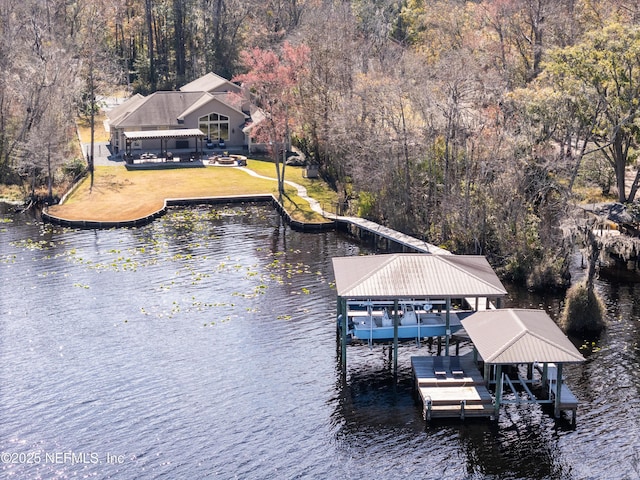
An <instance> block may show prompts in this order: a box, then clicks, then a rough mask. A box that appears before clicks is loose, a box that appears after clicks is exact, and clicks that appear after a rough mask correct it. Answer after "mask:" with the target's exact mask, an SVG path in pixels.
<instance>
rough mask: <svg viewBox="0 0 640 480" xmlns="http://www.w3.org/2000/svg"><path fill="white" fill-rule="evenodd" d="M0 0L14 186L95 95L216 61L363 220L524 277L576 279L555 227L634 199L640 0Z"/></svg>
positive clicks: (68, 153)
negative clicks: (253, 94)
mask: <svg viewBox="0 0 640 480" xmlns="http://www.w3.org/2000/svg"><path fill="white" fill-rule="evenodd" d="M0 9H1V12H0V181H2V182H3V183H11V182H25V181H31V182H33V181H37V182H42V183H46V182H47V181H49V179H52V178H53V179H55V178H57V177H56V175H55V172H60V171H62V172H64V171H65V169H66V170H69V171H72V170H73V168H72V167H71V166H70V165H72V164H73V162H74V160H75V162H76V163H77V161H78V160H77V159H74V158H73V156H74V154H73V149H72V148H71V146H72V144H73V141H74V140H73V139H74V135H75V127H74V121H75V119H76V118H77V116H78V115H81V114H86V113H87V112H90V111H91V110H92V108H96V107H95V105H94V102H93V101H92V99H93V95H94V94H107V93H109V92H111V91H113V90H114V89H120V90H125V91H128V92H130V93H134V92H141V93H143V94H147V93H150V92H153V91H155V90H157V89H173V88H176V87H178V86H180V85H183V84H185V83H186V82H188V81H191V80H193V79H194V78H197V77H199V76H201V75H203V74H204V73H206V72H209V71H213V72H215V73H217V74H219V75H222V76H224V77H226V78H228V79H234V80H237V79H244V80H246V81H250V82H252V85H253V88H254V89H255V90H256V91H260V92H262V94H261V95H260V97H259V98H258V100H259V101H260V102H262V106H263V107H264V108H267V107H268V108H269V109H270V111H271V112H273V115H274V121H277V122H279V125H285V126H286V129H283V128H279V129H277V128H274V129H273V131H272V132H271V135H272V136H278V135H285V133H284V131H285V130H286V134H287V135H290V137H291V138H292V141H293V143H294V144H295V145H296V146H297V147H298V148H300V149H301V150H303V151H304V152H305V153H306V155H307V156H308V158H310V159H311V160H312V161H314V162H316V163H318V164H319V165H320V169H321V172H322V174H323V176H324V178H325V179H326V180H327V181H328V182H329V183H330V184H331V185H332V186H334V187H335V188H336V190H337V191H338V192H339V194H340V198H341V201H342V202H343V204H344V206H345V208H347V209H348V211H349V212H350V213H352V214H357V215H361V216H364V217H367V218H370V219H373V220H376V221H378V222H380V223H383V224H385V225H388V226H390V227H392V228H396V229H398V230H401V231H404V232H406V233H409V234H412V235H415V236H417V237H420V238H424V239H426V240H427V241H429V242H431V243H434V244H437V245H442V246H444V247H446V248H448V249H450V250H451V251H453V252H455V253H477V254H483V255H486V256H487V257H488V258H489V259H490V261H491V262H492V264H493V265H494V266H496V268H498V269H499V271H500V272H501V274H502V275H503V276H504V277H506V278H510V279H512V280H514V281H518V282H523V283H528V284H529V285H530V286H540V285H562V284H563V283H564V282H565V280H566V271H567V261H568V260H567V259H568V254H569V251H570V247H571V245H572V244H573V240H572V238H571V236H570V235H567V229H565V228H561V227H562V226H564V225H566V223H567V221H566V219H567V218H570V216H569V215H568V212H569V211H570V210H571V208H572V207H573V206H574V205H575V204H578V203H581V202H591V203H593V202H599V201H617V202H621V203H631V202H633V201H634V200H635V198H636V196H637V187H638V177H637V176H636V172H637V169H636V159H637V155H638V140H639V137H638V135H639V133H640V130H639V126H640V116H639V115H640V112H639V111H638V107H639V106H640V28H639V20H640V5H639V4H638V3H636V2H635V1H631V0H628V1H623V0H485V1H479V0H478V1H462V0H428V1H425V0H401V1H398V0H351V1H349V0H344V1H331V0H0ZM267 54H268V55H267ZM267 61H270V62H272V63H271V64H267ZM273 62H275V63H276V65H275V67H274V65H273ZM294 66H295V75H293V74H292V71H293V70H294V69H293V67H294ZM276 67H277V68H276ZM267 71H269V72H271V75H269V76H268V78H267V76H266V75H265V72H267ZM272 140H276V141H279V140H281V139H277V138H272ZM34 172H37V175H35V174H34ZM569 223H570V222H569Z"/></svg>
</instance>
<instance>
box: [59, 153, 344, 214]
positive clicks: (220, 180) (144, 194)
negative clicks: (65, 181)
mask: <svg viewBox="0 0 640 480" xmlns="http://www.w3.org/2000/svg"><path fill="white" fill-rule="evenodd" d="M248 167H249V168H250V169H252V170H254V171H256V172H257V173H259V174H261V175H266V176H270V177H274V178H275V166H274V165H273V164H272V163H268V162H261V161H257V160H249V162H248ZM302 171H303V169H302V168H300V167H287V171H286V178H287V179H289V180H292V181H294V182H296V183H299V184H302V185H304V186H305V187H307V188H309V189H310V193H314V192H316V193H317V194H320V193H321V194H322V197H323V199H319V198H317V197H314V198H317V199H318V200H319V201H320V202H321V203H322V202H323V201H326V202H327V204H330V203H331V201H332V200H331V198H332V195H331V191H330V189H329V188H328V187H327V185H326V184H324V182H322V181H321V180H311V179H305V178H303V176H302ZM310 187H311V188H310ZM311 190H313V191H311ZM285 191H286V198H285V199H284V201H283V204H284V207H285V209H286V210H287V211H288V212H289V214H290V215H291V217H292V218H293V219H294V220H298V221H302V222H307V223H323V222H326V220H325V219H324V218H323V217H322V216H320V215H318V214H316V213H315V212H313V211H312V210H311V208H310V207H309V204H308V202H307V201H305V200H304V199H302V198H301V197H299V196H298V195H297V192H296V190H295V189H294V188H293V187H287V188H286V190H285ZM264 193H267V194H276V193H277V182H276V181H275V180H266V179H261V178H256V177H254V176H251V175H249V174H248V173H246V172H244V171H242V170H240V169H238V168H232V167H228V168H227V167H207V168H189V169H175V170H138V171H128V170H126V168H124V167H123V166H114V167H111V166H109V167H97V168H96V170H95V175H94V184H93V188H91V182H90V178H88V177H87V178H86V179H84V180H83V181H82V183H81V184H80V185H79V186H78V188H77V189H76V190H75V191H74V192H73V193H72V194H71V195H69V197H68V198H67V201H65V202H64V204H61V205H55V206H52V207H50V208H49V213H50V214H51V215H53V216H56V217H59V218H62V219H65V220H87V221H96V222H118V221H130V220H135V219H138V218H143V217H146V216H149V215H152V214H153V213H155V212H157V211H158V210H160V209H161V208H162V207H163V205H164V200H165V199H167V198H199V197H218V196H233V195H252V194H264ZM327 207H328V205H327ZM327 207H325V208H327ZM327 209H328V208H327Z"/></svg>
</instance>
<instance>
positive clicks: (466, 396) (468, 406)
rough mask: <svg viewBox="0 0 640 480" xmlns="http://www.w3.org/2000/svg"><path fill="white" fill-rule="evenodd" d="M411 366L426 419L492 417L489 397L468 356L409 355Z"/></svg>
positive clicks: (491, 402)
mask: <svg viewBox="0 0 640 480" xmlns="http://www.w3.org/2000/svg"><path fill="white" fill-rule="evenodd" d="M452 358H453V359H454V360H453V361H452ZM456 359H458V360H459V365H457V364H456V362H455V360H456ZM440 363H442V365H440ZM411 367H412V370H413V375H414V379H415V385H416V390H417V393H418V396H419V397H420V401H421V402H422V407H423V408H422V416H423V418H424V419H425V420H426V421H430V420H431V419H432V418H461V419H464V418H465V417H489V418H493V417H494V414H495V410H494V404H493V398H492V396H491V394H490V393H489V391H488V390H487V387H486V386H485V381H484V378H482V375H480V372H479V371H478V369H477V368H476V366H475V363H474V361H473V358H472V356H471V355H465V356H460V357H437V356H424V357H411Z"/></svg>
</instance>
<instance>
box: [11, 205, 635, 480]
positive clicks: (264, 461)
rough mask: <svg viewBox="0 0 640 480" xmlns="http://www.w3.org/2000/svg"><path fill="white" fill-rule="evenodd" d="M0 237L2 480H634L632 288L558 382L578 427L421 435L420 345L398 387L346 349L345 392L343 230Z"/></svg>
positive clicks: (275, 220)
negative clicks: (339, 324) (338, 286)
mask: <svg viewBox="0 0 640 480" xmlns="http://www.w3.org/2000/svg"><path fill="white" fill-rule="evenodd" d="M0 208H2V207H0ZM0 222H1V223H0V274H1V276H0V459H1V460H2V463H0V477H2V478H15V479H40V478H42V479H49V478H97V479H103V478H104V479H106V478H118V479H204V478H215V479H217V478H219V479H231V478H238V479H292V478H299V479H303V478H305V479H306V478H309V479H351V478H353V479H360V478H376V479H547V478H549V479H603V478H615V479H635V478H640V447H638V445H637V442H638V438H639V437H640V417H639V416H638V411H639V407H640V402H639V401H638V398H639V395H640V392H639V390H640V378H639V377H640V373H639V372H640V369H639V368H638V367H639V362H640V346H639V345H640V285H639V284H637V283H631V282H627V283H625V284H621V283H617V282H616V277H615V276H613V277H612V278H609V279H608V280H606V281H605V280H600V281H599V283H598V288H599V290H600V291H601V292H602V294H603V295H604V296H605V298H606V301H607V305H608V311H609V328H608V329H607V331H606V332H605V333H604V334H603V335H602V336H601V337H600V338H599V339H597V340H596V341H595V343H593V344H592V343H591V341H589V342H588V345H583V344H584V343H586V342H585V341H583V340H581V339H576V343H577V346H579V347H582V346H585V347H588V348H585V349H583V353H584V354H585V356H586V357H587V361H586V362H585V363H584V364H583V365H579V366H570V367H565V373H566V376H567V382H568V384H569V385H570V386H571V388H572V390H573V391H574V393H575V394H576V396H577V397H578V398H579V399H580V401H581V404H580V408H579V409H578V416H577V426H576V428H575V429H572V428H570V426H569V424H568V422H555V421H554V419H553V418H552V417H551V416H550V415H549V413H548V412H547V411H546V410H543V409H541V408H540V407H538V406H529V407H522V406H520V407H515V406H511V407H508V408H503V410H502V413H501V417H500V420H499V422H498V423H497V424H496V423H491V422H488V421H472V422H469V421H467V422H465V423H461V422H457V421H456V422H446V423H437V424H434V425H432V426H430V427H427V426H426V425H425V422H424V421H423V420H422V418H421V415H420V407H419V406H418V405H417V404H415V403H414V400H413V396H412V382H411V371H410V357H411V356H413V355H421V354H423V355H424V354H429V353H431V351H430V349H429V347H428V346H423V347H422V348H418V347H416V346H407V347H403V348H401V350H400V360H399V365H400V381H399V385H398V387H397V389H395V391H394V389H393V387H392V382H391V374H390V371H389V365H388V364H387V352H386V351H383V349H382V347H376V348H374V349H373V350H370V349H369V348H368V347H366V346H363V347H355V346H353V347H349V350H348V375H347V382H346V383H345V384H343V383H342V381H341V376H340V373H339V368H338V361H337V357H336V343H335V323H334V318H335V290H334V288H333V284H332V282H333V270H332V267H331V258H332V257H334V256H343V255H357V254H360V253H370V252H368V251H367V250H366V249H365V248H364V247H361V246H358V245H356V244H354V243H353V242H352V241H350V240H349V239H348V238H346V237H343V236H341V235H340V234H338V233H335V232H326V233H299V232H295V231H292V230H291V229H290V228H288V227H286V226H284V225H283V224H282V222H281V220H280V218H279V216H278V215H277V213H275V212H274V211H272V210H271V209H270V208H268V207H263V206H249V207H247V206H244V207H216V208H212V207H206V208H205V207H202V208H193V209H176V210H172V211H171V212H170V213H168V214H167V215H166V216H164V217H162V218H161V219H159V220H157V221H156V222H154V223H153V224H151V225H148V226H146V227H142V228H137V229H122V230H109V231H79V230H72V229H62V228H58V227H53V226H51V225H43V224H42V223H40V222H38V221H37V220H35V219H33V218H32V217H30V216H28V215H18V214H13V213H12V212H11V211H10V210H8V209H5V210H0ZM509 306H522V307H529V306H533V307H536V308H537V307H541V308H547V310H548V311H549V312H550V313H551V314H552V315H555V314H556V313H557V312H558V311H559V308H560V301H559V299H558V298H555V297H549V298H543V297H534V296H531V295H528V294H522V293H518V292H515V291H514V293H513V295H512V296H511V298H510V300H509ZM469 348H470V347H469V345H468V344H464V343H463V344H462V347H461V352H462V353H464V352H466V351H469Z"/></svg>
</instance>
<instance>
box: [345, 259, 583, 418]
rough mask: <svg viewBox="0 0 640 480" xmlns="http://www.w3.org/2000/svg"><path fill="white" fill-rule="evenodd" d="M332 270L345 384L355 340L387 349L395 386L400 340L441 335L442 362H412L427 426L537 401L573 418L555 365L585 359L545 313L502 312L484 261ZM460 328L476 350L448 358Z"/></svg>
mask: <svg viewBox="0 0 640 480" xmlns="http://www.w3.org/2000/svg"><path fill="white" fill-rule="evenodd" d="M333 268H334V272H335V278H336V289H337V294H338V301H337V310H338V312H337V313H338V324H337V332H338V339H339V343H340V346H339V355H340V361H341V366H342V373H343V376H346V366H347V345H348V344H349V343H350V342H351V341H353V340H354V339H355V340H359V341H366V342H368V343H369V345H373V344H374V343H382V342H384V343H392V345H393V347H392V349H391V351H390V353H391V352H392V353H393V374H394V378H397V369H398V345H399V342H400V341H407V340H415V341H418V342H419V341H420V340H421V339H422V338H426V337H429V336H437V337H441V336H443V337H444V338H445V353H444V356H440V355H429V356H419V357H412V358H411V367H412V370H413V375H414V381H415V388H416V393H417V396H418V397H419V399H420V401H421V403H422V407H423V417H424V418H425V420H427V421H429V420H431V419H432V418H438V417H440V418H447V417H449V418H451V417H454V418H456V417H458V418H463V419H464V418H465V417H471V416H480V417H489V418H493V419H497V418H498V416H499V410H500V406H501V405H504V404H510V403H514V404H529V403H537V404H549V405H552V406H553V408H554V413H555V416H556V417H559V416H560V414H561V411H563V410H569V411H571V412H572V413H573V422H574V423H575V417H576V409H577V405H578V402H577V399H576V398H575V396H574V395H573V394H572V393H571V391H570V390H569V388H568V387H567V386H566V385H565V384H564V382H563V378H562V366H563V365H564V364H566V363H578V362H582V361H584V359H583V358H582V356H581V355H580V353H579V352H578V350H577V349H576V348H575V346H574V345H573V344H572V343H571V341H570V340H569V339H568V338H567V337H566V336H565V335H564V333H563V332H562V331H561V330H560V328H559V327H558V326H557V325H556V324H555V322H554V321H553V320H552V319H551V318H550V317H549V316H548V315H547V314H546V313H545V312H544V311H542V310H518V309H500V308H499V307H500V306H501V299H502V298H503V297H504V296H506V295H507V292H506V290H505V288H504V286H503V285H502V283H501V282H500V280H499V279H498V277H497V276H496V274H495V272H494V271H493V269H492V268H491V266H490V265H489V264H488V262H487V261H486V259H485V258H484V257H482V256H476V255H432V254H391V255H369V256H354V257H338V258H334V259H333ZM496 307H498V308H496ZM459 328H464V329H465V330H466V332H467V334H468V335H469V338H470V340H471V342H472V344H473V346H474V351H473V353H472V354H471V353H469V354H467V355H464V356H457V355H455V356H450V355H449V343H450V337H451V335H452V332H455V331H456V330H457V329H459ZM483 374H484V375H483ZM490 390H492V392H491V391H490ZM534 392H535V393H534ZM492 393H493V395H492Z"/></svg>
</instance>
